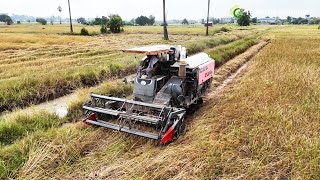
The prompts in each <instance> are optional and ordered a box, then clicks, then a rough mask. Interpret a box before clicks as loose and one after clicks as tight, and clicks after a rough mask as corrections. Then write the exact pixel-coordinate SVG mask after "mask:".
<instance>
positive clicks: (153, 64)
mask: <svg viewBox="0 0 320 180" xmlns="http://www.w3.org/2000/svg"><path fill="white" fill-rule="evenodd" d="M158 61H159V59H158V58H157V56H156V55H148V56H147V59H146V60H145V62H144V66H143V67H142V73H143V74H145V75H146V76H147V78H151V77H152V76H154V75H155V73H156V70H157V67H158ZM142 78H143V76H142ZM144 78H145V77H144Z"/></svg>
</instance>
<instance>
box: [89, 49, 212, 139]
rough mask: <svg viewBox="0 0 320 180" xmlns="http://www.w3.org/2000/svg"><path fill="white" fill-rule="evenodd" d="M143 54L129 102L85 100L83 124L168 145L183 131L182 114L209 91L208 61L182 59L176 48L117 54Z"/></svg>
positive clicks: (199, 57)
mask: <svg viewBox="0 0 320 180" xmlns="http://www.w3.org/2000/svg"><path fill="white" fill-rule="evenodd" d="M123 51H124V52H131V53H145V54H146V55H147V56H145V57H144V58H143V60H142V61H141V63H140V66H139V70H138V72H137V76H136V77H135V78H134V80H133V83H134V90H133V95H134V98H133V100H128V99H123V98H117V97H109V96H105V95H99V94H93V93H92V94H91V101H89V102H88V103H85V104H84V105H83V109H84V110H85V119H84V122H85V123H87V124H93V125H97V126H101V127H105V128H110V129H113V130H118V131H122V132H127V133H131V134H135V135H139V136H143V137H147V138H151V139H156V140H161V142H162V143H164V144H165V143H167V142H170V141H172V140H174V139H176V138H178V137H179V135H180V134H182V133H183V132H184V129H185V116H186V111H187V110H190V109H192V108H193V107H196V106H197V105H199V104H201V103H202V102H203V100H202V96H204V94H205V93H206V92H207V91H208V89H210V85H211V82H212V77H213V72H214V60H212V59H211V58H210V57H209V56H208V55H207V54H205V53H200V54H197V55H194V56H191V57H188V58H187V57H186V50H185V48H182V47H181V46H169V45H158V46H147V47H141V48H133V49H126V50H123Z"/></svg>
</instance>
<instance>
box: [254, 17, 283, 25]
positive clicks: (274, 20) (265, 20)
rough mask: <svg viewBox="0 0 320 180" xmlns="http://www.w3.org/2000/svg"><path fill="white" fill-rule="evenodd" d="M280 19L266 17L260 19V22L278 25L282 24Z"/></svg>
mask: <svg viewBox="0 0 320 180" xmlns="http://www.w3.org/2000/svg"><path fill="white" fill-rule="evenodd" d="M280 21H281V20H280V18H279V17H272V18H270V17H265V18H260V19H258V22H259V23H261V24H278V23H280Z"/></svg>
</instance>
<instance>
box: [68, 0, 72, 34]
mask: <svg viewBox="0 0 320 180" xmlns="http://www.w3.org/2000/svg"><path fill="white" fill-rule="evenodd" d="M68 5H69V17H70V31H71V33H73V28H72V20H71V9H70V0H68Z"/></svg>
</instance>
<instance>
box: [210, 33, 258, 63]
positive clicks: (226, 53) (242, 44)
mask: <svg viewBox="0 0 320 180" xmlns="http://www.w3.org/2000/svg"><path fill="white" fill-rule="evenodd" d="M258 42H259V39H258V38H256V37H251V38H245V39H241V40H237V41H234V42H232V43H229V44H226V45H223V46H219V47H216V48H213V49H211V50H208V51H207V53H208V54H209V55H210V57H211V58H213V59H214V60H215V63H216V67H219V66H221V65H222V64H224V63H225V62H226V61H228V60H230V59H232V58H234V57H235V56H237V55H239V54H241V53H243V52H245V51H246V50H247V49H248V48H250V47H251V46H253V45H255V44H257V43H258Z"/></svg>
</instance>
